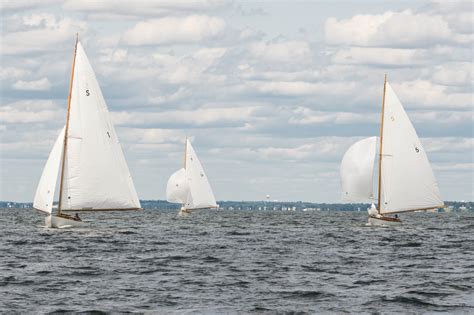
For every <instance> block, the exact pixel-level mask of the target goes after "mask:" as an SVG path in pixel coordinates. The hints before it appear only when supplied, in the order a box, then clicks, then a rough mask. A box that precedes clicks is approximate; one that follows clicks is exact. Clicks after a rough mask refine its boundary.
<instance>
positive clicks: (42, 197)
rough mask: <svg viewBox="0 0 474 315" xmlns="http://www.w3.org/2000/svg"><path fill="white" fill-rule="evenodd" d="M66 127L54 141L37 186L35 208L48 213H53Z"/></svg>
mask: <svg viewBox="0 0 474 315" xmlns="http://www.w3.org/2000/svg"><path fill="white" fill-rule="evenodd" d="M63 142H64V127H63V128H62V130H61V132H60V133H59V135H58V138H57V139H56V142H55V143H54V146H53V149H52V150H51V153H50V154H49V157H48V161H47V162H46V165H45V166H44V169H43V173H42V174H41V178H40V181H39V183H38V187H37V188H36V194H35V199H34V202H33V208H35V209H38V210H41V211H43V212H46V213H51V211H52V209H53V199H54V192H55V190H56V181H57V179H58V174H59V165H60V163H61V156H62V155H63Z"/></svg>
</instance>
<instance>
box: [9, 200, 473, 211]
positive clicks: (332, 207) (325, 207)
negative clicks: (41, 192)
mask: <svg viewBox="0 0 474 315" xmlns="http://www.w3.org/2000/svg"><path fill="white" fill-rule="evenodd" d="M140 202H141V205H142V207H143V208H144V209H161V210H177V209H179V207H180V206H179V205H177V204H174V203H169V202H167V201H166V200H141V201H140ZM217 203H218V204H219V207H220V208H221V209H223V210H237V211H238V210H247V211H252V210H256V211H366V209H367V208H368V207H369V206H370V204H365V203H314V202H303V201H296V202H289V201H288V202H285V201H218V202H217ZM445 204H446V207H447V209H446V211H474V202H471V201H467V202H461V201H445ZM32 207H33V204H32V203H31V202H30V203H25V202H11V201H0V208H26V209H28V208H32Z"/></svg>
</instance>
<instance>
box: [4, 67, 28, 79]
mask: <svg viewBox="0 0 474 315" xmlns="http://www.w3.org/2000/svg"><path fill="white" fill-rule="evenodd" d="M30 74H31V72H30V71H29V70H25V69H22V68H18V67H2V68H1V69H0V80H9V79H18V78H21V77H25V76H27V75H30Z"/></svg>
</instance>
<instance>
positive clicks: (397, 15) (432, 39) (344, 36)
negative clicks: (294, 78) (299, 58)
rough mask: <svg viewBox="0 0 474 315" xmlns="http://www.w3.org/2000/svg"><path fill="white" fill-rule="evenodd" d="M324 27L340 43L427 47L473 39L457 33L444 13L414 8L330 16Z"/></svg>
mask: <svg viewBox="0 0 474 315" xmlns="http://www.w3.org/2000/svg"><path fill="white" fill-rule="evenodd" d="M324 30H325V37H326V40H327V42H328V43H330V44H336V45H338V44H344V45H354V46H384V47H426V46H432V45H435V44H440V43H458V44H470V43H472V40H473V38H472V37H471V36H468V35H464V34H459V33H456V32H453V30H452V29H451V28H450V26H449V24H448V22H447V21H446V20H445V19H444V17H443V16H441V15H432V14H429V13H414V12H413V11H412V10H405V11H402V12H393V11H388V12H385V13H383V14H374V15H355V16H353V17H351V18H350V19H342V20H338V19H336V18H329V19H327V20H326V23H325V27H324ZM434 30H436V31H434Z"/></svg>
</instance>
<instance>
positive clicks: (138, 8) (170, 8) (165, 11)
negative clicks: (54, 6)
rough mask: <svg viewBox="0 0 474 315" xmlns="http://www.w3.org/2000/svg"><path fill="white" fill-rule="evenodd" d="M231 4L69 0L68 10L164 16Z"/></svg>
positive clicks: (218, 0)
mask: <svg viewBox="0 0 474 315" xmlns="http://www.w3.org/2000/svg"><path fill="white" fill-rule="evenodd" d="M225 5H229V4H228V3H225V2H224V1H222V0H190V1H173V0H160V1H149V0H135V1H128V0H101V1H95V0H67V1H66V2H65V3H64V5H63V7H64V9H66V10H74V11H82V12H87V13H90V14H92V15H98V16H102V17H104V16H116V17H117V18H119V17H121V16H122V17H121V18H123V16H137V17H140V16H163V15H172V14H173V15H174V14H177V13H186V12H188V13H189V12H196V11H211V10H217V9H220V8H222V7H224V6H225Z"/></svg>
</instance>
